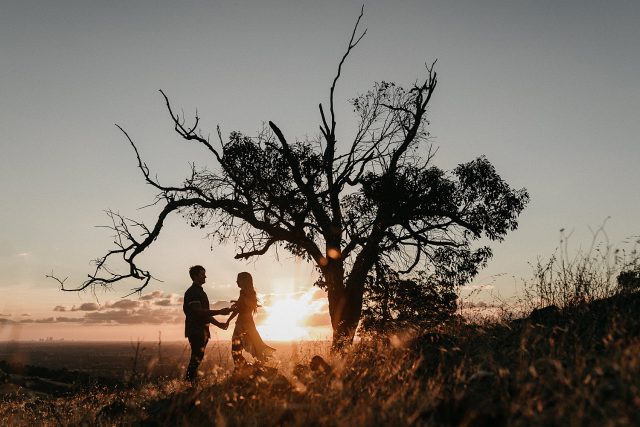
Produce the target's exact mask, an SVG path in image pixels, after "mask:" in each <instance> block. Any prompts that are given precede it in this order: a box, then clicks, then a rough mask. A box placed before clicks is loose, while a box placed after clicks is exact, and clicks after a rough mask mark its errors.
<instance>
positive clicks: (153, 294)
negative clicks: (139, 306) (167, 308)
mask: <svg viewBox="0 0 640 427" xmlns="http://www.w3.org/2000/svg"><path fill="white" fill-rule="evenodd" d="M156 298H162V291H153V292H151V293H148V294H144V295H142V296H141V297H140V298H138V299H139V300H140V301H150V300H153V299H156Z"/></svg>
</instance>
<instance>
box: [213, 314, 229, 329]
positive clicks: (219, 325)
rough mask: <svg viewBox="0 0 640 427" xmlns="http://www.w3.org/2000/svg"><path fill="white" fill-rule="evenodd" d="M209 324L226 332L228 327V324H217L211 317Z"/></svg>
mask: <svg viewBox="0 0 640 427" xmlns="http://www.w3.org/2000/svg"><path fill="white" fill-rule="evenodd" d="M211 323H213V324H214V325H216V326H217V327H218V328H220V329H222V330H225V331H226V330H227V328H228V327H229V322H226V323H221V322H218V321H217V320H216V319H214V318H213V317H212V318H211Z"/></svg>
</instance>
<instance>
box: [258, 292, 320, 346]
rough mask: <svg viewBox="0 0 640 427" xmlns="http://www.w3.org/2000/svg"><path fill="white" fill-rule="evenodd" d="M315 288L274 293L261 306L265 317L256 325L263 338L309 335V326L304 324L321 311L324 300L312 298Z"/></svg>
mask: <svg viewBox="0 0 640 427" xmlns="http://www.w3.org/2000/svg"><path fill="white" fill-rule="evenodd" d="M315 291H316V289H315V288H312V289H309V290H308V291H306V292H304V293H303V294H285V295H274V296H272V297H271V301H270V302H269V304H268V305H266V304H265V306H263V307H262V309H263V310H264V311H265V312H266V314H267V318H266V319H265V320H264V321H263V322H262V323H261V324H260V325H257V328H258V331H259V332H260V335H261V336H262V338H263V339H265V340H275V341H294V340H303V339H307V338H309V337H310V334H309V328H308V327H307V326H305V325H304V322H305V320H306V319H308V318H309V316H311V315H313V314H318V313H322V310H323V306H324V305H325V304H326V302H325V301H324V300H313V294H314V292H315Z"/></svg>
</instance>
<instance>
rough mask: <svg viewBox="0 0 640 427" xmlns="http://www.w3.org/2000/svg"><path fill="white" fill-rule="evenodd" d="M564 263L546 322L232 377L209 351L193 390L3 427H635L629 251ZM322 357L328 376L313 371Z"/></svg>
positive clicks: (37, 415)
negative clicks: (621, 278) (621, 282)
mask: <svg viewBox="0 0 640 427" xmlns="http://www.w3.org/2000/svg"><path fill="white" fill-rule="evenodd" d="M564 242H566V240H564ZM563 250H565V252H564V253H558V254H557V255H556V256H554V257H552V258H551V259H550V260H549V262H546V263H539V264H538V266H539V270H538V272H539V273H540V274H537V275H536V276H535V278H534V279H533V280H532V281H531V282H530V288H529V292H530V293H529V297H530V299H531V301H530V303H531V307H532V308H536V307H540V306H545V305H549V304H555V305H556V306H558V310H557V311H552V312H549V313H547V315H544V316H538V317H536V318H520V319H514V318H509V317H505V318H502V319H497V320H492V321H485V322H471V321H469V320H465V319H464V318H462V317H460V316H456V317H454V318H452V319H451V321H449V322H448V323H446V324H443V325H439V326H438V327H434V328H432V329H430V330H422V331H413V333H407V334H405V335H402V336H399V335H393V336H385V335H368V336H364V337H363V338H362V340H361V341H359V342H358V343H356V344H354V345H353V346H352V347H351V348H350V349H349V350H348V351H347V352H346V353H344V354H341V355H334V356H331V355H329V354H328V352H327V351H326V347H321V346H318V347H316V348H311V349H310V350H309V349H304V346H303V345H302V344H300V346H299V347H298V348H296V349H295V351H291V352H290V353H289V354H288V355H287V358H285V360H276V361H274V362H272V363H271V365H269V366H264V367H260V368H255V367H254V368H247V369H244V370H238V371H236V372H232V371H231V370H230V369H229V368H230V366H229V365H226V363H228V360H224V359H225V358H224V357H223V356H222V353H221V352H219V353H218V356H216V351H215V348H210V349H209V351H208V355H209V356H208V357H213V359H215V357H218V358H219V360H217V362H215V363H213V362H211V361H210V364H209V365H206V364H205V365H203V366H204V368H203V369H205V372H204V375H203V380H202V381H201V382H200V383H198V384H197V385H196V386H195V387H191V386H190V384H187V383H185V382H184V381H181V380H179V379H170V378H159V379H155V380H151V379H148V380H147V381H145V382H141V383H139V384H131V385H130V386H129V387H128V388H125V389H113V388H110V389H106V388H94V389H91V390H87V391H85V392H83V393H78V394H74V395H70V396H68V397H64V398H50V397H46V396H37V395H33V394H24V395H19V394H17V395H14V396H13V397H11V398H7V399H5V400H4V401H3V402H2V405H1V406H0V420H2V421H0V424H2V425H171V426H173V425H189V426H191V425H195V426H197V425H203V426H204V425H220V426H236V425H237V426H276V425H292V426H298V425H299V426H325V425H326V426H353V427H356V426H371V425H390V426H401V425H419V426H420V425H424V426H553V425H557V426H604V425H606V426H637V425H640V316H638V314H639V307H640V294H639V293H638V292H630V291H629V290H626V291H625V292H622V290H621V289H620V288H619V287H618V286H617V281H616V277H617V275H618V274H619V272H620V271H625V269H629V268H631V269H633V268H636V267H637V265H638V263H637V256H636V252H634V251H635V248H634V249H633V250H631V251H627V252H622V253H621V251H616V250H615V249H613V248H611V247H610V246H608V245H604V246H602V245H598V244H594V245H592V246H591V247H590V248H587V250H586V251H585V252H581V255H579V256H575V255H574V256H572V257H568V251H566V246H565V247H564V249H563ZM318 353H319V354H320V355H322V356H323V357H324V358H325V359H326V360H327V361H328V362H329V364H330V368H329V370H326V371H325V370H323V369H318V368H317V365H316V366H315V370H314V366H313V363H311V362H312V358H313V356H315V355H316V354H318ZM213 359H212V360H213ZM181 373H182V372H179V373H178V374H181ZM178 374H177V375H178Z"/></svg>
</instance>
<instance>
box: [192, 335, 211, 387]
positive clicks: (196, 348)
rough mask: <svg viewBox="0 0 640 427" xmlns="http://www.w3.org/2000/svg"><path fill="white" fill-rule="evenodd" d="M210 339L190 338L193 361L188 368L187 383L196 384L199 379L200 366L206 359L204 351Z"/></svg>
mask: <svg viewBox="0 0 640 427" xmlns="http://www.w3.org/2000/svg"><path fill="white" fill-rule="evenodd" d="M207 341H209V340H208V339H205V338H204V337H189V344H190V345H191V359H189V366H188V367H187V381H191V382H194V381H195V380H196V379H197V377H198V366H200V362H202V359H203V358H204V349H205V347H206V346H207Z"/></svg>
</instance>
